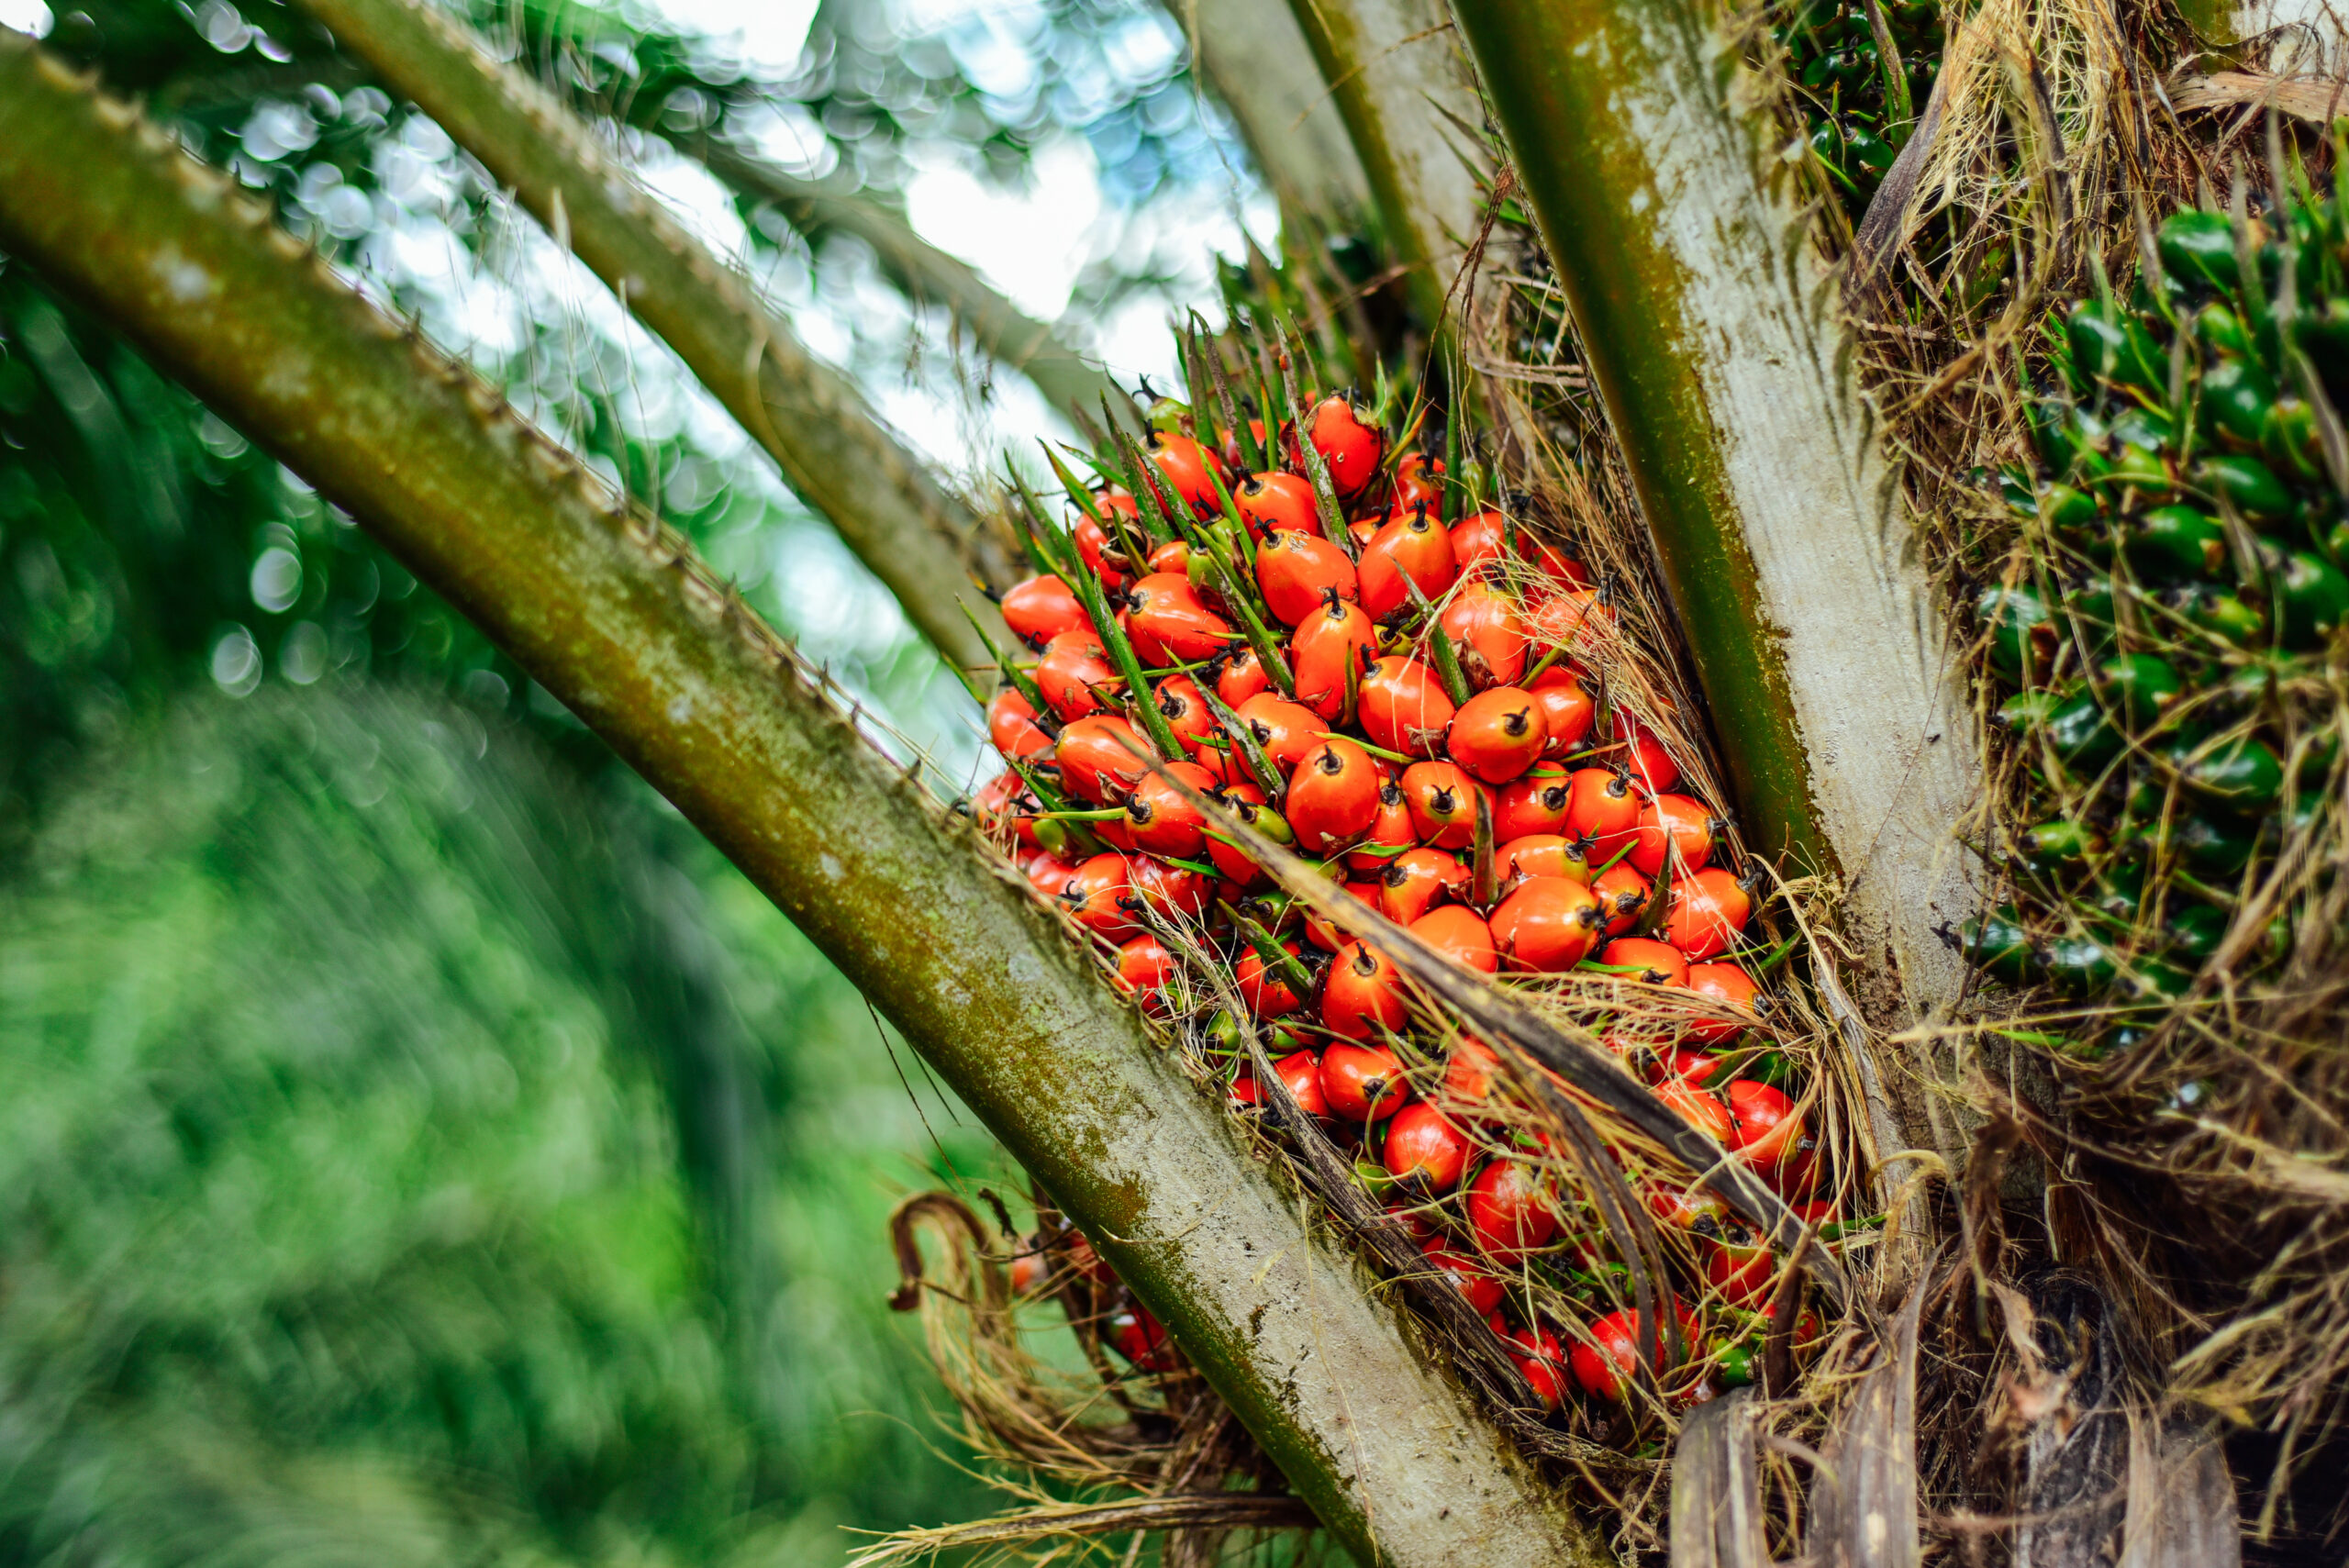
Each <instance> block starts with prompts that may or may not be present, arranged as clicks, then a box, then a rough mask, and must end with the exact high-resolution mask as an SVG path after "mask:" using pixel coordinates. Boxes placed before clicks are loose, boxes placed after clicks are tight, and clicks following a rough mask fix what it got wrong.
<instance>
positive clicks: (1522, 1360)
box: [1509, 1336, 1566, 1412]
mask: <svg viewBox="0 0 2349 1568" xmlns="http://www.w3.org/2000/svg"><path fill="white" fill-rule="evenodd" d="M1545 1338H1546V1336H1545ZM1509 1359H1510V1360H1511V1361H1514V1362H1516V1363H1517V1370H1518V1372H1519V1373H1520V1375H1521V1376H1522V1377H1523V1378H1524V1379H1525V1382H1526V1386H1528V1387H1530V1388H1531V1389H1532V1390H1533V1397H1534V1398H1536V1399H1539V1400H1540V1401H1541V1402H1542V1409H1544V1410H1547V1411H1553V1412H1554V1411H1555V1410H1556V1409H1557V1408H1558V1407H1559V1406H1561V1405H1563V1404H1564V1403H1565V1400H1566V1370H1565V1368H1564V1365H1563V1364H1561V1363H1559V1362H1546V1361H1537V1360H1535V1359H1534V1358H1533V1357H1531V1356H1512V1357H1510V1358H1509Z"/></svg>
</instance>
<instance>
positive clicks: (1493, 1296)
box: [1419, 1236, 1508, 1313]
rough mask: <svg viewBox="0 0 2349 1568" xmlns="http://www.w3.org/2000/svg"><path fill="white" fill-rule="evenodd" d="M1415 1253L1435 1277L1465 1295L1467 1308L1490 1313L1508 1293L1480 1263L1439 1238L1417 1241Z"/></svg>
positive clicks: (1505, 1287) (1433, 1237)
mask: <svg viewBox="0 0 2349 1568" xmlns="http://www.w3.org/2000/svg"><path fill="white" fill-rule="evenodd" d="M1419 1252H1420V1255H1421V1256H1423V1257H1425V1258H1426V1259H1427V1261H1428V1262H1429V1263H1430V1265H1431V1266H1432V1267H1433V1269H1434V1270H1435V1272H1436V1275H1437V1277H1438V1278H1440V1279H1442V1280H1445V1281H1447V1282H1449V1283H1450V1284H1452V1285H1453V1288H1455V1289H1457V1290H1458V1291H1459V1292H1460V1293H1461V1294H1462V1295H1463V1296H1466V1297H1467V1298H1468V1305H1469V1307H1471V1308H1472V1309H1473V1310H1475V1311H1476V1312H1480V1313H1482V1312H1490V1311H1492V1310H1493V1309H1494V1308H1495V1307H1498V1306H1499V1305H1500V1304H1501V1298H1502V1297H1503V1296H1507V1295H1508V1287H1507V1286H1505V1285H1503V1284H1501V1282H1500V1281H1498V1280H1497V1279H1495V1278H1494V1277H1493V1276H1492V1274H1491V1273H1490V1272H1489V1271H1487V1270H1486V1268H1485V1266H1484V1265H1483V1264H1482V1263H1480V1262H1477V1261H1476V1260H1475V1259H1474V1258H1472V1257H1470V1256H1469V1255H1468V1254H1467V1253H1465V1252H1463V1251H1460V1250H1459V1249H1458V1248H1456V1247H1454V1246H1453V1244H1452V1243H1451V1242H1449V1241H1447V1240H1444V1239H1443V1238H1442V1237H1441V1236H1431V1237H1429V1238H1428V1239H1427V1240H1425V1241H1422V1242H1420V1243H1419Z"/></svg>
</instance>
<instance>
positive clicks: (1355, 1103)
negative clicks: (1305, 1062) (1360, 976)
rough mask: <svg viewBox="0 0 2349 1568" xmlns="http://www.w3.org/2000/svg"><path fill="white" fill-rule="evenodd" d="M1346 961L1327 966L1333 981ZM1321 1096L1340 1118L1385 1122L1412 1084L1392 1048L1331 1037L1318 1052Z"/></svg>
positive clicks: (1400, 1103) (1403, 1099)
mask: <svg viewBox="0 0 2349 1568" xmlns="http://www.w3.org/2000/svg"><path fill="white" fill-rule="evenodd" d="M1346 962H1347V961H1346V960H1345V959H1343V958H1341V959H1339V960H1338V962H1337V963H1336V964H1333V965H1332V966H1331V967H1330V978H1331V979H1332V980H1334V979H1335V978H1336V977H1337V972H1338V970H1339V969H1341V968H1343V967H1345V965H1346ZM1326 1007H1327V1004H1326V1003H1325V1004H1324V1009H1325V1010H1326ZM1321 1097H1322V1099H1324V1100H1325V1101H1327V1102H1328V1103H1329V1106H1330V1116H1331V1117H1333V1118H1336V1119H1337V1120H1339V1121H1356V1122H1373V1121H1385V1120H1386V1118H1388V1117H1391V1116H1393V1115H1394V1114H1395V1113H1396V1112H1397V1111H1398V1110H1401V1109H1402V1108H1403V1104H1404V1102H1405V1101H1407V1100H1408V1099H1409V1098H1410V1097H1411V1087H1410V1085H1409V1084H1407V1083H1405V1082H1404V1080H1403V1063H1402V1062H1400V1061H1398V1060H1397V1058H1396V1055H1395V1053H1394V1052H1393V1051H1388V1050H1386V1048H1385V1047H1383V1046H1376V1045H1349V1044H1347V1043H1346V1042H1345V1041H1344V1040H1333V1041H1331V1042H1330V1046H1329V1048H1328V1049H1327V1050H1325V1051H1322V1052H1321Z"/></svg>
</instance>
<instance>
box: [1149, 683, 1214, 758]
mask: <svg viewBox="0 0 2349 1568" xmlns="http://www.w3.org/2000/svg"><path fill="white" fill-rule="evenodd" d="M1152 695H1153V696H1154V697H1155V698H1156V700H1157V703H1158V711H1159V712H1160V713H1161V714H1163V715H1164V716H1165V718H1166V727H1167V728H1169V729H1172V730H1173V731H1174V732H1175V740H1179V741H1181V742H1182V743H1183V750H1184V751H1186V753H1188V754H1189V755H1190V758H1191V760H1192V761H1193V762H1198V763H1200V764H1201V765H1202V766H1212V764H1210V763H1208V761H1207V759H1206V758H1204V757H1202V756H1200V755H1199V754H1198V753H1199V752H1200V751H1201V750H1202V749H1203V746H1202V743H1203V742H1204V741H1206V740H1208V738H1209V737H1210V736H1215V737H1220V736H1221V735H1222V733H1223V727H1222V726H1221V725H1219V724H1218V723H1216V721H1215V713H1214V711H1213V710H1212V709H1210V708H1209V707H1208V699H1207V696H1206V695H1205V694H1204V693H1202V692H1201V691H1200V690H1199V684H1198V683H1197V681H1194V680H1193V679H1191V677H1190V676H1188V675H1169V676H1167V677H1166V678H1165V679H1164V680H1163V681H1161V682H1159V683H1158V689H1157V691H1156V692H1155V693H1153V694H1152ZM1204 749H1206V750H1210V751H1211V750H1213V748H1211V747H1209V748H1204Z"/></svg>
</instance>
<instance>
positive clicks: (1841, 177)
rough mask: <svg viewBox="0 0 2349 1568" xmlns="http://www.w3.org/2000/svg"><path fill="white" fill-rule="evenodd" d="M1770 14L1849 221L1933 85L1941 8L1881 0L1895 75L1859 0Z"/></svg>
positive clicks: (1827, 0)
mask: <svg viewBox="0 0 2349 1568" xmlns="http://www.w3.org/2000/svg"><path fill="white" fill-rule="evenodd" d="M1774 11H1775V13H1776V16H1777V17H1778V19H1777V20H1776V21H1775V22H1774V23H1773V25H1772V27H1771V28H1770V36H1771V38H1772V39H1774V40H1776V42H1777V43H1778V44H1779V45H1780V46H1781V47H1782V48H1784V49H1785V50H1786V51H1787V75H1788V76H1789V77H1790V78H1791V79H1792V80H1793V82H1794V83H1795V84H1796V91H1797V93H1798V99H1799V106H1800V108H1801V112H1802V116H1803V119H1804V121H1805V123H1806V124H1807V125H1808V126H1809V131H1810V145H1811V150H1813V151H1814V152H1816V153H1818V154H1819V159H1820V163H1821V164H1823V165H1824V166H1825V168H1826V170H1827V175H1828V179H1829V180H1830V181H1831V183H1833V184H1834V186H1835V191H1836V195H1838V196H1840V197H1841V198H1842V201H1843V205H1844V206H1845V208H1846V210H1848V211H1849V212H1850V213H1851V215H1852V216H1853V217H1855V218H1856V217H1859V215H1860V214H1861V213H1862V212H1863V211H1865V209H1866V207H1867V204H1868V198H1869V197H1870V196H1873V195H1876V186H1877V185H1879V184H1881V183H1883V181H1884V176H1885V172H1886V171H1887V170H1889V169H1890V168H1891V167H1892V161H1893V159H1894V158H1895V157H1897V156H1898V154H1899V151H1900V144H1901V143H1902V141H1904V140H1906V139H1907V138H1908V134H1909V128H1910V127H1911V126H1912V125H1913V124H1914V123H1915V117H1916V116H1917V114H1918V113H1919V112H1920V111H1921V110H1922V109H1923V107H1924V104H1925V99H1926V97H1927V95H1930V94H1931V93H1932V90H1933V76H1934V74H1935V73H1936V72H1938V71H1939V70H1940V69H1941V58H1942V16H1941V7H1940V6H1938V5H1936V4H1935V3H1934V0H1913V3H1908V0H1887V3H1886V4H1885V5H1884V6H1883V7H1882V13H1883V20H1884V24H1885V30H1886V33H1887V35H1888V36H1889V37H1890V39H1892V45H1893V51H1894V52H1895V53H1896V54H1897V55H1898V57H1899V69H1898V72H1894V71H1892V70H1890V69H1888V68H1887V62H1886V60H1885V57H1884V53H1883V50H1881V48H1880V47H1879V45H1878V43H1877V37H1876V28H1875V26H1874V25H1873V24H1872V23H1871V22H1870V20H1869V18H1868V14H1867V7H1866V6H1865V5H1863V4H1862V3H1861V0H1797V3H1796V4H1793V5H1789V6H1779V7H1775V8H1774Z"/></svg>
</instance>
